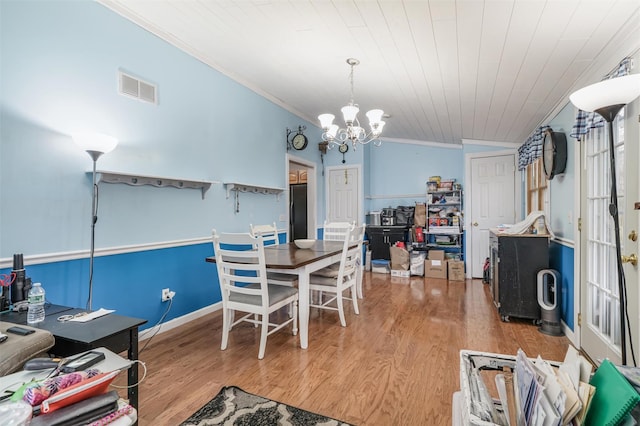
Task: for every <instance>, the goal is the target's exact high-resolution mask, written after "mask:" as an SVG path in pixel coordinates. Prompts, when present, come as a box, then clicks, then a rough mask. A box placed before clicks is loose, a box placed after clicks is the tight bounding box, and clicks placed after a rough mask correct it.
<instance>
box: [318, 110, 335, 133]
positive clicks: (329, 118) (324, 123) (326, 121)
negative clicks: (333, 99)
mask: <svg viewBox="0 0 640 426" xmlns="http://www.w3.org/2000/svg"><path fill="white" fill-rule="evenodd" d="M334 118H336V116H335V115H333V114H320V115H319V116H318V120H320V127H322V130H324V131H325V132H326V131H327V129H328V128H330V127H331V125H332V124H333V119H334Z"/></svg>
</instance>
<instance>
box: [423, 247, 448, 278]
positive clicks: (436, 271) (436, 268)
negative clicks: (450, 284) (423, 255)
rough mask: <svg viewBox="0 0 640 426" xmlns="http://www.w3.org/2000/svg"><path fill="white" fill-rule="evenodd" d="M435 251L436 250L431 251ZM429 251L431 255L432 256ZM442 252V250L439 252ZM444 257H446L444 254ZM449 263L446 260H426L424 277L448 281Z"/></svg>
mask: <svg viewBox="0 0 640 426" xmlns="http://www.w3.org/2000/svg"><path fill="white" fill-rule="evenodd" d="M431 251H434V250H431ZM431 251H429V255H431ZM437 251H441V250H437ZM442 253H443V257H444V252H442ZM447 262H448V261H446V260H444V259H436V260H433V259H432V260H425V261H424V276H425V277H427V278H443V279H445V280H446V279H447Z"/></svg>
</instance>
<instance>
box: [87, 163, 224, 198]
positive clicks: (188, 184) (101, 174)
mask: <svg viewBox="0 0 640 426" xmlns="http://www.w3.org/2000/svg"><path fill="white" fill-rule="evenodd" d="M87 174H88V175H90V176H91V174H92V172H87ZM96 175H97V176H96V182H97V183H99V182H105V183H125V184H127V185H133V186H140V185H151V186H155V187H158V188H163V187H167V186H171V187H174V188H178V189H184V188H190V189H199V190H200V191H201V192H202V199H203V200H204V194H205V193H206V192H207V191H208V190H209V188H211V185H212V184H214V183H220V182H218V181H206V180H191V179H180V178H173V177H166V176H145V175H139V174H134V173H122V172H114V171H108V170H96Z"/></svg>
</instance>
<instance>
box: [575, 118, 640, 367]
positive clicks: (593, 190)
mask: <svg viewBox="0 0 640 426" xmlns="http://www.w3.org/2000/svg"><path fill="white" fill-rule="evenodd" d="M631 108H632V107H629V106H628V107H627V108H625V109H627V111H624V110H623V111H622V114H624V113H625V112H626V113H627V114H629V117H630V118H628V119H627V120H626V121H627V122H626V128H625V123H624V120H622V119H621V115H619V116H618V118H617V119H616V121H614V126H613V127H614V142H615V157H616V158H615V159H616V180H617V193H618V205H619V207H618V208H619V213H620V214H619V218H620V245H621V253H622V255H623V256H624V255H629V254H632V253H635V254H636V255H637V254H638V242H637V241H632V240H631V239H630V238H629V234H630V233H631V231H632V230H635V231H636V232H638V227H639V226H640V223H639V216H640V215H639V214H638V211H637V210H634V201H637V200H638V199H640V197H639V187H638V168H637V164H638V159H640V153H639V150H638V140H640V137H639V135H638V125H637V122H635V123H634V120H633V119H632V117H636V116H637V111H636V112H635V113H634V112H633V111H632V110H631ZM584 139H585V140H584V142H581V143H578V144H577V145H578V146H579V147H580V148H582V149H583V150H584V151H585V153H584V154H583V155H581V159H582V161H584V164H583V165H582V167H580V170H581V173H582V175H581V183H582V185H581V191H580V192H581V194H580V201H581V207H580V209H581V212H582V213H581V222H582V230H581V232H580V237H579V238H580V253H581V255H580V277H581V279H580V313H581V317H582V325H581V326H580V345H581V347H582V349H583V350H584V351H585V352H586V353H587V354H588V355H589V356H590V357H591V358H592V359H602V358H609V359H610V360H611V361H612V362H614V363H620V362H621V358H622V352H621V339H620V335H621V334H620V324H621V322H620V311H619V307H620V296H619V290H618V274H617V263H616V250H615V232H614V229H613V219H612V218H611V216H610V214H609V203H610V202H609V200H610V194H611V189H610V186H611V178H610V174H611V173H610V164H609V161H610V155H609V152H610V150H609V134H608V129H607V128H602V129H594V130H592V131H591V132H590V133H589V134H588V135H587V136H585V137H584ZM634 159H635V161H634ZM623 270H624V275H625V279H626V287H627V294H626V296H627V308H628V312H629V317H628V318H629V320H630V328H631V332H630V333H629V330H628V329H627V327H625V333H626V341H627V360H626V361H627V364H628V365H631V364H633V363H632V357H631V345H630V344H629V335H631V337H632V339H633V347H634V349H635V351H636V353H635V355H636V360H637V359H638V344H639V342H638V340H639V338H640V336H639V331H638V330H639V328H638V314H637V312H638V305H639V303H638V283H639V277H638V270H637V267H634V266H632V265H631V264H630V263H625V264H624V265H623Z"/></svg>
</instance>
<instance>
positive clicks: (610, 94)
mask: <svg viewBox="0 0 640 426" xmlns="http://www.w3.org/2000/svg"><path fill="white" fill-rule="evenodd" d="M638 96H640V74H632V75H627V76H624V77H618V78H611V79H608V80H604V81H601V82H600V83H596V84H592V85H590V86H587V87H584V88H582V89H580V90H578V91H576V92H574V93H572V94H571V96H569V99H571V103H573V105H575V106H576V107H577V108H580V109H581V110H583V111H587V112H597V113H598V114H600V115H601V116H602V118H604V120H605V121H606V122H607V125H608V128H609V165H610V172H611V203H610V204H609V214H610V215H611V217H612V218H613V227H614V232H615V243H616V264H617V269H618V294H619V296H620V349H621V352H622V365H627V339H626V332H625V308H626V303H627V302H626V298H627V296H626V294H627V290H626V284H625V279H624V269H623V268H622V253H621V252H620V217H619V215H618V190H617V183H616V159H615V144H614V141H613V120H614V119H615V118H616V115H618V112H620V110H621V109H622V108H623V107H624V106H625V105H627V104H628V103H629V102H631V101H633V100H634V99H635V98H637V97H638Z"/></svg>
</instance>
